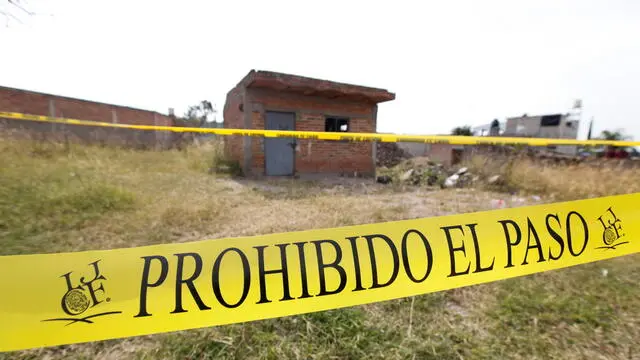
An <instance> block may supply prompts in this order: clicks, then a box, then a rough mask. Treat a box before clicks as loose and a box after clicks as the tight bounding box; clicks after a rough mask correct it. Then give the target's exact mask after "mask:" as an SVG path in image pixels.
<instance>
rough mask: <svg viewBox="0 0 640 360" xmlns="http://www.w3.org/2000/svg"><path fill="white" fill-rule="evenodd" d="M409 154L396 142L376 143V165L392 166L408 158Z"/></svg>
mask: <svg viewBox="0 0 640 360" xmlns="http://www.w3.org/2000/svg"><path fill="white" fill-rule="evenodd" d="M410 158H411V154H409V153H408V152H406V151H405V150H403V149H401V148H400V146H398V144H396V143H386V142H379V143H377V144H376V166H378V167H380V166H385V167H394V166H396V165H398V164H400V163H401V162H403V161H405V160H407V159H410Z"/></svg>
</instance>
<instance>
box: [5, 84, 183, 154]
mask: <svg viewBox="0 0 640 360" xmlns="http://www.w3.org/2000/svg"><path fill="white" fill-rule="evenodd" d="M0 111H5V112H17V113H24V114H32V115H44V116H53V117H65V118H72V119H81V120H92V121H100V122H111V123H120V124H135V125H160V126H174V125H175V121H174V119H173V118H172V117H171V116H168V115H164V114H160V113H158V112H155V111H148V110H141V109H135V108H131V107H127V106H119V105H112V104H105V103H100V102H95V101H88V100H82V99H75V98H70V97H66V96H59V95H52V94H45V93H40V92H35V91H29V90H22V89H15V88H10V87H4V86H0ZM0 120H2V119H0ZM2 125H3V127H4V128H9V129H18V128H22V129H29V130H33V131H39V132H61V131H64V132H65V133H66V134H67V135H71V136H76V137H79V138H82V139H85V140H89V141H94V140H95V141H108V140H114V141H115V140H116V138H117V140H118V141H120V142H140V143H145V144H147V145H155V144H167V143H169V142H170V141H171V138H172V135H171V134H170V133H168V132H166V131H164V132H163V131H158V132H156V131H136V130H128V129H111V128H93V127H87V126H72V125H69V126H65V125H60V124H47V123H37V122H29V121H21V120H10V119H5V120H3V121H2Z"/></svg>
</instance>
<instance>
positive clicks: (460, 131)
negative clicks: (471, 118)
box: [451, 125, 473, 136]
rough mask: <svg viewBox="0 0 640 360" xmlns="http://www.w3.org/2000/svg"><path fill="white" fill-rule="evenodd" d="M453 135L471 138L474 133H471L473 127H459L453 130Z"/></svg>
mask: <svg viewBox="0 0 640 360" xmlns="http://www.w3.org/2000/svg"><path fill="white" fill-rule="evenodd" d="M451 135H459V136H471V135H473V132H472V131H471V126H468V125H465V126H457V127H455V128H453V130H451Z"/></svg>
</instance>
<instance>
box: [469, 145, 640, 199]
mask: <svg viewBox="0 0 640 360" xmlns="http://www.w3.org/2000/svg"><path fill="white" fill-rule="evenodd" d="M465 165H466V166H469V168H470V169H471V171H472V172H474V173H475V174H478V175H481V176H483V177H485V178H488V177H490V176H492V175H501V176H502V178H503V180H504V181H505V182H504V183H502V184H501V187H499V188H498V189H502V190H510V191H520V192H524V193H533V194H539V195H546V196H548V197H552V198H554V199H558V200H572V199H586V198H593V197H599V196H607V195H618V194H626V193H632V192H638V191H640V182H639V181H638V175H639V173H640V172H639V171H638V168H633V167H625V166H621V163H619V162H617V161H615V160H609V161H603V162H601V163H600V164H593V163H584V164H574V165H544V166H542V165H541V164H540V162H534V161H533V160H530V159H527V158H505V157H496V158H491V157H486V156H474V157H472V158H470V159H469V160H468V161H467V162H466V164H465Z"/></svg>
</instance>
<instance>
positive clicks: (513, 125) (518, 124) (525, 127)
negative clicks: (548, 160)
mask: <svg viewBox="0 0 640 360" xmlns="http://www.w3.org/2000/svg"><path fill="white" fill-rule="evenodd" d="M579 126H580V121H579V120H576V119H572V118H571V114H551V115H537V116H529V115H527V114H524V115H522V116H518V117H511V118H507V123H506V127H505V131H504V133H503V134H502V135H503V136H510V137H535V138H549V139H577V138H578V128H579ZM550 148H551V149H552V150H554V151H556V152H560V153H563V154H567V155H575V154H576V153H577V146H575V145H561V146H552V147H550Z"/></svg>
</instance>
